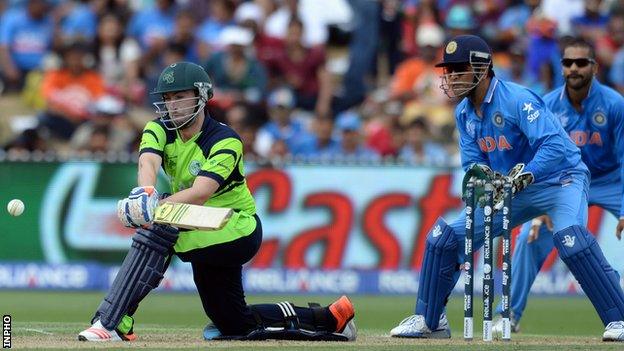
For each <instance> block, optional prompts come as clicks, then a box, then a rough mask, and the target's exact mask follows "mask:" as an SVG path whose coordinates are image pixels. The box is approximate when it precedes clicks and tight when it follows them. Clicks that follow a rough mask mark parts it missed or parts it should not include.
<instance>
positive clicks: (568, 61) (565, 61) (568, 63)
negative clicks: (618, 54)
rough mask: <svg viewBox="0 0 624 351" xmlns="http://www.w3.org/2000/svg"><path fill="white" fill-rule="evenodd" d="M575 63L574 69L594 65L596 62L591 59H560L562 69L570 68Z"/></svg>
mask: <svg viewBox="0 0 624 351" xmlns="http://www.w3.org/2000/svg"><path fill="white" fill-rule="evenodd" d="M574 63H576V67H579V68H582V67H587V66H588V65H589V64H590V63H591V64H594V63H596V60H594V59H591V58H577V59H571V58H564V59H561V64H562V65H563V66H564V67H572V64H574Z"/></svg>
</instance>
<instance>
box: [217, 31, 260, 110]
mask: <svg viewBox="0 0 624 351" xmlns="http://www.w3.org/2000/svg"><path fill="white" fill-rule="evenodd" d="M252 40H253V37H252V33H251V32H250V31H249V30H247V29H244V28H241V27H228V28H226V29H225V30H223V31H222V32H221V35H220V42H221V44H222V45H223V47H225V51H222V52H218V53H216V54H214V55H213V56H212V57H211V58H210V60H209V61H208V62H207V63H206V71H207V72H208V74H209V75H210V77H211V78H212V80H213V82H214V84H215V87H216V89H215V97H214V100H215V103H218V104H220V105H221V107H223V108H226V107H229V106H231V105H232V103H233V102H235V101H239V100H245V101H248V102H252V103H256V102H259V101H260V100H261V99H262V98H263V95H264V92H265V90H266V87H267V75H266V71H265V69H264V67H262V65H261V64H260V63H259V62H258V60H256V59H255V58H254V57H253V56H252V54H250V53H248V49H249V47H250V46H251V43H252Z"/></svg>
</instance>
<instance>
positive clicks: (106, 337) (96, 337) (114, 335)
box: [78, 319, 136, 341]
mask: <svg viewBox="0 0 624 351" xmlns="http://www.w3.org/2000/svg"><path fill="white" fill-rule="evenodd" d="M78 340H80V341H133V340H136V335H135V334H134V333H132V334H121V333H118V332H117V331H116V330H108V329H106V328H104V326H103V325H102V323H101V322H100V320H99V319H98V320H97V321H96V322H95V323H93V325H92V326H91V327H90V328H88V329H85V330H83V331H81V332H80V334H78Z"/></svg>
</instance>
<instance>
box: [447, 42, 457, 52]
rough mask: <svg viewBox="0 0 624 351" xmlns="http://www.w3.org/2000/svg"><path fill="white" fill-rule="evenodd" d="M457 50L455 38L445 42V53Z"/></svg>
mask: <svg viewBox="0 0 624 351" xmlns="http://www.w3.org/2000/svg"><path fill="white" fill-rule="evenodd" d="M456 50H457V42H456V41H455V40H453V41H451V42H449V43H448V44H446V53H447V54H449V55H450V54H452V53H454V52H455V51H456Z"/></svg>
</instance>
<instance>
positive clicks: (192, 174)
mask: <svg viewBox="0 0 624 351" xmlns="http://www.w3.org/2000/svg"><path fill="white" fill-rule="evenodd" d="M139 152H140V153H141V154H142V153H144V152H152V153H155V154H157V155H160V156H161V157H162V158H163V161H162V167H163V169H164V170H165V173H166V174H167V176H168V177H169V180H170V182H171V190H172V192H173V193H176V192H178V191H181V190H184V189H187V188H190V187H192V186H193V182H194V181H195V178H196V177H198V176H199V177H208V178H211V179H213V180H215V181H217V183H219V189H218V190H217V191H216V192H215V193H214V194H213V195H212V196H211V197H210V199H208V201H206V203H205V204H204V205H205V206H212V207H227V208H232V209H234V210H235V214H234V215H233V216H232V218H231V219H230V220H229V221H228V223H227V225H226V226H225V227H224V228H223V229H221V230H217V231H185V232H181V233H180V237H179V239H178V241H177V243H176V245H175V247H174V249H175V250H176V252H178V253H180V252H187V251H190V250H193V249H198V248H203V247H207V246H211V245H215V244H220V243H225V242H230V241H232V240H236V239H238V238H240V237H243V236H247V235H249V234H251V233H252V232H253V230H254V229H255V228H256V220H255V218H254V217H253V215H254V214H255V213H256V205H255V202H254V199H253V197H252V196H251V193H250V192H249V189H248V188H247V183H246V182H245V173H244V167H243V144H242V142H241V140H240V137H239V136H238V135H237V134H236V132H234V131H233V130H232V129H231V128H230V127H228V126H226V125H225V124H222V123H219V122H217V121H215V120H213V119H212V118H210V117H209V116H206V117H205V118H204V123H203V125H202V129H201V131H200V132H199V133H197V134H196V135H194V136H193V137H192V138H191V139H189V140H187V141H182V139H181V138H180V136H179V135H178V132H177V131H175V130H168V129H166V128H165V127H164V126H163V124H162V122H161V121H160V120H159V119H155V120H152V121H150V122H148V123H147V125H146V126H145V128H144V129H143V136H142V138H141V146H140V151H139Z"/></svg>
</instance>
